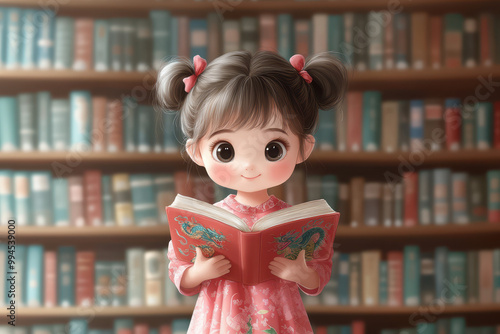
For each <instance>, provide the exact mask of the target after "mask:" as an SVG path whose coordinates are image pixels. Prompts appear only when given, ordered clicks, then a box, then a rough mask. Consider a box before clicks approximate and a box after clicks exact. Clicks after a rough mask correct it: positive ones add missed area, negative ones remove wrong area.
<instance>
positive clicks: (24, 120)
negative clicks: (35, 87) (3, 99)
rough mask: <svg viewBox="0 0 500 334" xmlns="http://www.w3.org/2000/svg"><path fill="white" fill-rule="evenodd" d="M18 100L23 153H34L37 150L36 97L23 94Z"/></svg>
mask: <svg viewBox="0 0 500 334" xmlns="http://www.w3.org/2000/svg"><path fill="white" fill-rule="evenodd" d="M17 99H18V103H19V104H18V106H19V144H20V146H21V151H34V150H36V148H37V131H36V128H37V127H36V96H35V94H31V93H21V94H19V95H18V96H17Z"/></svg>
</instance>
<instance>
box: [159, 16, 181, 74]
mask: <svg viewBox="0 0 500 334" xmlns="http://www.w3.org/2000/svg"><path fill="white" fill-rule="evenodd" d="M168 27H169V28H170V34H169V38H170V43H168V46H169V47H170V51H169V52H170V53H169V54H168V56H177V55H178V54H179V20H178V19H177V17H175V16H171V17H170V25H169V26H168ZM153 29H154V27H153ZM153 42H154V31H153ZM153 52H154V45H153ZM153 57H154V53H153ZM154 59H155V58H153V62H154V61H155V60H154ZM160 64H161V63H160ZM153 66H156V65H154V64H153Z"/></svg>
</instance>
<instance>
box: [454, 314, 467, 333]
mask: <svg viewBox="0 0 500 334" xmlns="http://www.w3.org/2000/svg"><path fill="white" fill-rule="evenodd" d="M465 329H466V326H465V318H464V317H454V318H451V319H450V333H453V334H465Z"/></svg>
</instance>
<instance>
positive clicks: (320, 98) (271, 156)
mask: <svg viewBox="0 0 500 334" xmlns="http://www.w3.org/2000/svg"><path fill="white" fill-rule="evenodd" d="M193 62H194V64H192V63H191V62H190V61H188V60H183V59H180V60H172V61H169V62H167V63H166V64H165V66H164V67H163V68H162V69H161V71H160V72H159V75H158V81H157V87H156V89H157V98H158V101H159V103H160V104H161V106H162V107H164V108H166V109H169V110H178V111H180V121H181V128H182V131H183V133H184V135H185V136H186V137H187V138H188V139H187V142H186V150H187V153H188V154H189V156H190V157H191V159H192V160H193V161H194V162H195V163H196V164H198V165H200V166H204V167H205V168H206V171H207V173H208V175H209V177H210V178H211V179H212V180H213V181H214V182H215V183H217V184H218V185H220V186H223V187H226V188H230V189H235V190H237V194H236V195H234V194H231V195H229V196H227V197H226V198H225V199H223V200H222V201H220V202H217V203H215V204H214V205H217V206H219V207H221V208H224V209H226V210H228V211H230V212H232V213H234V214H235V215H237V216H239V217H240V218H243V219H244V221H245V222H246V223H247V224H248V225H249V226H250V227H251V226H253V224H254V223H255V222H256V221H257V220H258V219H260V218H262V217H263V216H265V215H267V214H269V213H271V212H273V211H276V210H280V209H282V208H286V207H288V206H289V205H288V204H287V203H285V202H283V201H282V200H280V199H278V198H276V197H275V196H273V195H271V196H269V195H268V192H267V190H268V189H269V188H271V187H274V186H277V185H280V184H282V183H283V182H285V181H286V180H287V179H288V178H289V177H290V176H291V174H292V172H293V170H294V168H295V165H296V164H298V163H301V162H303V161H304V160H306V159H307V158H308V157H309V155H310V153H311V151H312V150H313V147H314V137H313V135H312V134H313V132H314V130H315V128H316V125H317V120H318V109H319V108H321V109H331V108H333V107H334V106H335V105H337V104H338V103H339V102H340V101H341V99H342V98H343V95H344V92H345V89H346V85H347V79H346V70H345V68H344V67H343V65H342V64H341V63H340V62H339V61H338V60H337V59H336V58H335V57H334V56H332V55H330V54H329V53H321V54H317V55H315V56H313V57H311V58H310V59H309V60H308V62H307V63H305V60H304V57H303V56H301V55H295V56H293V57H292V58H290V61H287V60H285V59H283V58H282V57H281V56H279V55H278V54H276V53H273V52H269V51H259V52H256V53H255V54H251V53H250V52H247V51H237V52H231V53H226V54H224V55H222V56H220V57H218V58H217V59H215V60H213V61H212V62H211V63H210V64H208V66H207V65H206V61H205V60H204V59H203V58H201V57H199V56H195V57H194V61H193ZM332 254H333V249H332V252H331V254H330V258H329V260H327V261H315V260H311V261H308V262H306V260H305V255H304V250H303V251H301V252H300V254H299V256H298V257H297V258H296V259H295V260H289V259H286V258H283V257H277V258H275V259H274V260H273V261H272V262H271V263H269V268H270V270H271V272H272V273H273V274H274V275H275V276H276V278H275V279H273V280H270V281H266V282H263V283H260V284H258V285H254V286H247V285H243V284H241V283H236V282H234V281H230V280H226V279H223V278H221V276H223V275H225V274H226V273H228V272H229V271H230V270H231V263H229V261H228V260H227V259H225V258H224V257H223V256H222V255H218V256H215V257H213V258H205V257H204V256H203V254H202V252H201V250H200V249H199V248H196V259H195V261H194V263H189V262H183V261H180V260H178V259H176V257H175V253H174V250H173V248H172V242H170V243H169V246H168V257H169V260H170V265H169V276H170V279H171V280H172V282H174V283H175V285H176V286H177V288H178V289H179V291H180V293H182V294H183V295H186V296H191V295H194V294H198V293H199V296H198V300H197V303H196V306H195V309H194V313H193V316H192V319H191V323H190V326H189V331H188V333H192V334H201V333H207V334H212V333H223V334H229V333H296V334H297V333H298V334H308V333H310V334H312V333H313V332H312V329H311V325H310V323H309V319H308V316H307V313H306V311H305V308H304V305H303V303H302V299H301V297H300V292H299V289H300V290H302V291H303V292H304V293H306V294H308V295H312V296H315V295H318V294H319V293H320V292H321V291H322V290H323V287H324V286H325V284H326V283H327V282H328V281H329V279H330V274H331V267H332V260H331V255H332Z"/></svg>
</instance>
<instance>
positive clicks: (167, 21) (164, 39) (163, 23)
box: [149, 10, 206, 70]
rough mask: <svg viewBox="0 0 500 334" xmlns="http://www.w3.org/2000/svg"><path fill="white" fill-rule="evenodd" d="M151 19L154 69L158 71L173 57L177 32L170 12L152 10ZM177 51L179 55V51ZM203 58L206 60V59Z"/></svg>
mask: <svg viewBox="0 0 500 334" xmlns="http://www.w3.org/2000/svg"><path fill="white" fill-rule="evenodd" d="M149 17H150V19H151V25H152V30H153V68H154V69H155V70H158V69H160V67H161V65H162V63H163V61H164V60H165V59H166V57H168V56H170V55H171V51H170V47H171V44H172V42H171V38H172V37H171V36H174V35H175V36H176V33H177V31H175V32H174V31H172V30H171V28H172V27H173V26H174V25H173V22H171V18H172V16H171V14H170V12H169V11H167V10H152V11H150V12H149ZM175 26H177V25H175ZM175 51H176V54H177V50H175ZM202 57H203V56H202ZM203 58H205V59H206V57H203Z"/></svg>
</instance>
